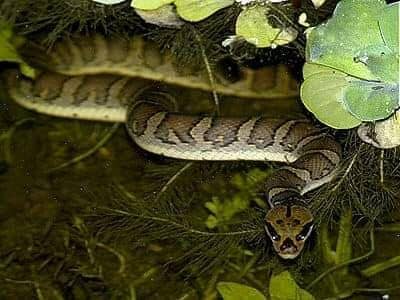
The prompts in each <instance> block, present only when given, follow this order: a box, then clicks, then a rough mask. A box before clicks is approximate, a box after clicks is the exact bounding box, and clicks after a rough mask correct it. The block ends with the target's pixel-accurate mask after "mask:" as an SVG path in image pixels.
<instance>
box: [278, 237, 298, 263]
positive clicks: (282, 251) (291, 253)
mask: <svg viewBox="0 0 400 300" xmlns="http://www.w3.org/2000/svg"><path fill="white" fill-rule="evenodd" d="M277 252H278V255H279V256H280V257H282V258H284V259H294V258H296V257H297V256H298V255H299V254H300V252H301V249H299V247H297V246H296V244H295V243H294V242H293V241H292V240H291V239H290V238H286V239H285V240H284V241H283V242H282V245H281V246H280V247H279V251H277Z"/></svg>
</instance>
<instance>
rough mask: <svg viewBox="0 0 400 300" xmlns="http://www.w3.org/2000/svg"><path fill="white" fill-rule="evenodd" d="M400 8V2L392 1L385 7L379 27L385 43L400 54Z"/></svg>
mask: <svg viewBox="0 0 400 300" xmlns="http://www.w3.org/2000/svg"><path fill="white" fill-rule="evenodd" d="M399 9H400V3H392V4H390V5H388V6H387V7H386V8H384V9H383V11H382V13H381V15H380V17H379V21H378V23H379V27H380V29H381V33H382V36H383V40H384V41H385V44H386V45H387V46H388V47H389V48H390V49H392V51H393V52H394V53H397V55H398V54H399Z"/></svg>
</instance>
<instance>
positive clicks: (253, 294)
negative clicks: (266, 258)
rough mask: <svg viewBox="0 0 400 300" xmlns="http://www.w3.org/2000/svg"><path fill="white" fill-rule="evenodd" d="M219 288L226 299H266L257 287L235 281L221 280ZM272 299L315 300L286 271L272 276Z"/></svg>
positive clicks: (270, 286) (270, 284) (270, 285)
mask: <svg viewBox="0 0 400 300" xmlns="http://www.w3.org/2000/svg"><path fill="white" fill-rule="evenodd" d="M217 290H218V292H219V293H220V294H221V296H222V298H223V299H224V300H241V299H246V300H265V299H266V297H265V296H264V295H263V294H262V293H261V292H260V291H258V290H256V289H255V288H252V287H249V286H247V285H243V284H239V283H235V282H219V283H218V284H217ZM269 296H270V299H271V300H314V299H315V298H314V297H313V296H312V295H311V294H310V293H309V292H307V291H306V290H303V289H301V288H300V287H299V286H298V285H297V283H296V281H294V279H293V278H292V275H291V274H290V273H289V272H288V271H284V272H282V273H279V274H277V275H274V276H272V277H271V280H270V282H269Z"/></svg>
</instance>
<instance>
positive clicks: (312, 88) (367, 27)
mask: <svg viewBox="0 0 400 300" xmlns="http://www.w3.org/2000/svg"><path fill="white" fill-rule="evenodd" d="M398 10H399V3H393V4H391V5H387V4H386V2H385V1H383V0H379V1H376V0H367V1H365V0H343V1H341V2H340V3H339V4H338V6H337V8H336V10H335V12H334V14H333V16H332V18H331V19H330V20H329V21H327V22H326V23H323V24H321V25H319V26H317V27H316V28H314V29H312V30H311V31H310V32H309V33H308V36H307V47H306V64H305V65H304V69H303V75H304V83H303V84H302V87H301V98H302V101H303V103H304V105H305V106H306V107H307V109H308V110H310V111H311V112H312V113H313V114H314V115H315V116H316V117H317V118H318V119H319V120H320V121H321V122H322V123H325V124H326V125H328V126H331V127H333V128H340V129H346V128H352V127H356V126H358V125H360V124H361V122H363V121H376V120H381V119H385V118H387V117H389V116H390V115H392V114H393V113H394V112H395V111H396V110H397V109H398V108H399V107H400V102H399V81H398V80H399V19H398Z"/></svg>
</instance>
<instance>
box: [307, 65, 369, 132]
mask: <svg viewBox="0 0 400 300" xmlns="http://www.w3.org/2000/svg"><path fill="white" fill-rule="evenodd" d="M306 65H307V64H306ZM305 68H308V70H307V71H306V72H307V73H308V74H307V78H306V80H305V81H304V82H303V84H302V86H301V89H300V95H301V100H302V101H303V103H304V105H305V106H306V108H307V109H308V110H309V111H311V112H312V113H313V114H314V115H315V116H316V118H317V119H318V120H320V121H321V122H322V123H324V124H326V125H328V126H330V127H333V128H337V129H348V128H353V127H356V126H358V125H360V124H361V121H360V120H359V119H357V118H356V117H354V116H353V115H352V114H351V113H349V112H348V111H347V110H346V108H345V106H344V104H343V99H344V95H345V91H346V88H347V87H348V84H349V83H348V80H347V79H346V78H347V75H346V74H345V73H342V72H340V71H337V70H333V69H330V70H328V69H327V68H326V67H322V68H321V69H320V70H318V69H319V68H320V66H319V65H312V66H308V67H305ZM310 68H311V69H310ZM310 71H313V73H310Z"/></svg>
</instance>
